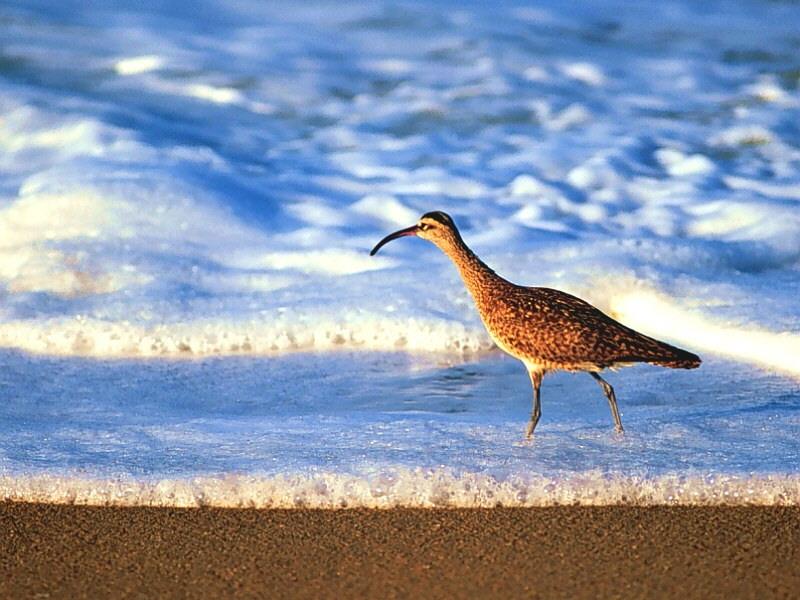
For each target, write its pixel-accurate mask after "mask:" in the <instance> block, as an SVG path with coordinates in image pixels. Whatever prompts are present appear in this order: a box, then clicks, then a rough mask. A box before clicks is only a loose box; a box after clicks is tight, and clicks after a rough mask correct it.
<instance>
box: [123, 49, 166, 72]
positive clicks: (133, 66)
mask: <svg viewBox="0 0 800 600" xmlns="http://www.w3.org/2000/svg"><path fill="white" fill-rule="evenodd" d="M163 66H164V59H163V58H161V57H160V56H156V55H154V54H146V55H143V56H131V57H130V58H123V59H121V60H118V61H117V62H116V63H115V64H114V69H115V70H116V72H117V73H119V74H120V75H140V74H141V73H148V72H150V71H155V70H157V69H160V68H161V67H163Z"/></svg>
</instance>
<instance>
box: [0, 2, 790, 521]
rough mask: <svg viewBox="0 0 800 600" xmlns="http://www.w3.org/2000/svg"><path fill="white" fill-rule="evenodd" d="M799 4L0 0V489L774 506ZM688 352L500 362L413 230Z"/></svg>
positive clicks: (784, 455) (55, 497)
mask: <svg viewBox="0 0 800 600" xmlns="http://www.w3.org/2000/svg"><path fill="white" fill-rule="evenodd" d="M797 23H800V6H798V5H797V4H795V3H790V2H772V1H766V0H759V1H755V0H753V1H743V2H737V3H735V5H731V4H730V3H721V2H720V3H716V2H710V3H708V2H706V3H696V2H691V1H689V0H685V1H680V0H674V1H667V2H661V3H658V4H652V5H645V6H631V5H630V4H629V3H622V2H620V3H615V2H596V3H583V4H581V5H580V6H578V5H573V4H570V5H565V4H564V3H559V2H551V1H545V2H541V3H537V4H536V5H535V6H534V5H529V4H526V3H521V2H520V3H511V2H510V3H503V4H501V5H492V6H491V7H489V6H488V5H487V6H484V5H483V4H480V3H467V4H461V3H459V4H457V3H451V2H440V3H435V4H431V3H415V2H403V3H384V2H354V3H348V4H347V5H346V6H344V7H343V6H341V5H339V4H334V3H327V2H321V3H309V4H303V5H302V6H295V5H294V4H293V3H288V2H287V3H284V2H271V3H266V5H265V4H264V3H260V2H235V3H231V2H221V1H220V2H213V1H208V2H200V3H194V4H193V6H192V8H191V9H188V8H186V7H185V6H184V5H183V4H182V3H174V5H172V6H162V3H148V2H144V3H137V4H136V6H132V5H130V3H123V2H119V3H115V2H104V3H88V4H87V3H63V2H62V3H55V2H47V1H41V2H38V1H33V2H31V1H26V2H15V1H13V0H12V1H10V2H5V3H4V4H3V6H2V7H0V497H3V498H9V499H22V500H48V501H56V502H80V503H110V504H156V505H205V504H213V505H221V506H250V505H254V506H324V507H339V506H379V507H386V506H398V505H405V506H436V505H443V506H492V505H495V504H505V505H540V504H552V503H572V502H578V503H587V504H598V503H599V504H603V503H616V502H636V503H645V504H647V503H739V504H740V503H761V504H798V503H800V460H798V459H799V458H800V304H798V301H797V298H798V296H799V295H800V279H799V278H798V274H800V127H799V126H798V123H800V58H798V57H800V31H798V28H797V26H796V24H797ZM430 210H445V211H447V212H448V213H450V214H451V215H452V216H453V217H454V219H455V220H456V222H457V223H458V224H459V226H460V228H461V230H462V235H463V237H464V238H465V240H466V241H467V243H468V244H470V246H471V247H472V248H473V249H474V250H475V251H476V252H477V253H478V254H479V255H480V256H482V257H483V258H484V259H485V260H486V262H488V263H489V264H490V265H491V266H493V267H494V268H495V269H496V270H497V271H498V272H499V273H500V274H502V275H503V276H505V277H506V278H508V279H510V280H512V281H515V282H518V283H522V284H526V285H545V286H551V287H557V288H559V289H563V290H566V291H569V292H571V293H574V294H577V295H579V296H581V297H583V298H585V299H587V300H589V301H591V302H592V303H594V304H596V305H597V306H598V307H600V308H601V309H603V310H605V311H607V312H608V313H609V314H612V315H613V316H615V317H616V318H618V319H619V320H621V321H623V322H624V323H626V324H627V325H629V326H632V327H634V328H636V329H638V330H640V331H642V332H644V333H647V334H650V335H653V336H656V337H659V338H662V339H665V340H667V341H670V342H672V343H674V344H677V345H680V346H683V347H686V348H688V349H690V350H692V351H694V352H697V353H698V354H700V355H701V356H702V357H703V359H704V364H703V366H702V367H701V368H700V369H698V370H695V371H671V370H664V369H659V368H656V367H648V366H638V367H634V368H630V369H625V370H622V371H620V372H618V373H612V374H609V376H608V379H609V381H610V382H611V383H612V384H613V385H614V386H615V387H616V391H617V396H618V399H619V403H620V408H621V412H622V419H623V423H624V424H625V426H626V429H627V431H626V433H625V435H624V436H618V435H615V434H614V433H613V427H612V421H611V416H610V414H609V411H608V406H607V404H606V402H605V399H604V398H603V395H602V393H601V390H600V389H599V388H598V387H597V385H596V384H595V383H594V382H593V381H592V380H591V378H589V377H588V376H586V375H584V374H556V375H552V376H548V377H547V378H546V379H545V382H544V386H543V399H542V402H543V416H542V420H541V422H540V424H539V428H538V429H537V435H536V438H535V439H534V440H533V441H531V442H525V441H523V439H522V438H523V431H524V427H525V423H526V419H527V417H528V413H529V410H530V400H531V390H530V383H529V381H528V378H527V375H526V374H525V371H524V369H523V367H522V366H521V365H520V364H519V363H518V362H516V361H514V360H512V359H510V358H507V357H505V356H504V355H502V354H501V353H500V352H499V351H497V350H496V349H495V348H493V345H492V343H491V340H490V339H489V337H488V335H487V334H486V333H485V331H484V330H483V328H482V326H481V324H480V321H479V319H478V317H477V315H476V313H475V311H474V309H473V307H472V304H471V301H470V299H469V296H468V295H467V293H466V291H465V290H464V288H463V286H462V285H461V283H460V281H459V279H458V275H457V273H456V271H455V269H454V268H453V267H452V265H450V264H449V262H448V260H447V259H446V258H445V257H444V256H443V255H441V254H440V253H439V252H438V250H436V249H435V248H434V247H433V246H431V245H429V244H426V243H425V242H423V241H421V240H415V239H404V240H399V241H396V242H393V243H392V244H390V245H389V246H387V247H386V248H385V249H383V250H382V251H381V253H380V254H379V255H377V256H375V257H370V256H369V250H370V248H371V247H372V246H373V245H374V244H375V243H376V242H377V241H378V240H379V239H381V238H382V237H383V236H384V235H386V234H387V233H389V232H391V231H393V230H395V229H398V228H400V227H406V226H408V225H411V224H413V223H414V222H415V221H416V220H417V218H418V217H419V215H420V214H421V213H423V212H427V211H430Z"/></svg>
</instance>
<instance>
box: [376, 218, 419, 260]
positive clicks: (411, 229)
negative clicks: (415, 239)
mask: <svg viewBox="0 0 800 600" xmlns="http://www.w3.org/2000/svg"><path fill="white" fill-rule="evenodd" d="M418 231H419V227H417V226H416V225H412V226H411V227H406V228H405V229H401V230H400V231H395V232H394V233H390V234H389V235H387V236H386V237H385V238H383V239H382V240H381V241H380V242H378V243H377V244H375V247H374V248H373V249H372V252H370V253H369V255H370V256H375V253H376V252H378V250H380V249H381V248H382V247H383V246H384V245H385V244H388V243H389V242H391V241H392V240H396V239H397V238H401V237H406V236H408V235H417V232H418Z"/></svg>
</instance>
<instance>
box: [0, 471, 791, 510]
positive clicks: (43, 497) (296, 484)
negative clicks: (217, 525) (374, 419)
mask: <svg viewBox="0 0 800 600" xmlns="http://www.w3.org/2000/svg"><path fill="white" fill-rule="evenodd" d="M0 498H1V499H3V500H6V501H16V502H47V503H54V504H81V505H84V504H85V505H99V506H171V507H202V506H214V507H226V508H323V509H337V508H379V509H386V508H397V507H409V508H491V507H496V506H509V507H536V506H556V505H581V506H604V505H612V504H614V505H637V506H651V505H685V506H744V505H747V506H751V505H752V506H776V505H778V506H797V505H800V477H798V476H797V475H769V474H760V475H753V476H726V475H700V474H698V475H687V474H669V475H662V476H659V477H652V478H648V477H634V476H609V475H606V474H603V473H601V472H596V471H591V472H586V473H580V474H572V475H569V476H565V477H563V478H549V477H539V476H536V475H524V476H518V477H509V478H507V479H495V478H493V477H491V476H487V475H483V474H475V473H460V474H457V473H454V472H451V471H449V470H425V469H403V470H397V471H387V472H382V473H379V474H375V475H371V476H358V475H346V474H342V473H318V474H314V475H289V474H287V475H278V476H275V477H258V476H252V475H235V474H234V475H225V476H220V477H195V478H191V479H161V480H153V481H143V480H139V479H132V478H124V477H123V478H119V479H92V478H81V477H64V476H17V477H12V476H0Z"/></svg>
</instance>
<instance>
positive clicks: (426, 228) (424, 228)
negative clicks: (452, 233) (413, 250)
mask: <svg viewBox="0 0 800 600" xmlns="http://www.w3.org/2000/svg"><path fill="white" fill-rule="evenodd" d="M419 228H420V229H422V231H427V230H428V229H430V228H431V226H430V225H426V224H425V223H422V224H421V225H420V226H419Z"/></svg>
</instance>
